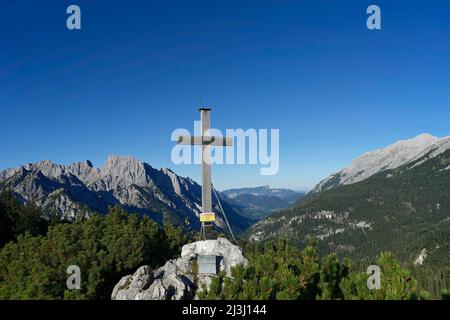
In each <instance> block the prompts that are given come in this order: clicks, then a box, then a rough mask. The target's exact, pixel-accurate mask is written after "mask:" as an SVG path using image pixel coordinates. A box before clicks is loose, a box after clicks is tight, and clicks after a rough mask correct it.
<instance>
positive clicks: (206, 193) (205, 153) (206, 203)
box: [200, 108, 212, 226]
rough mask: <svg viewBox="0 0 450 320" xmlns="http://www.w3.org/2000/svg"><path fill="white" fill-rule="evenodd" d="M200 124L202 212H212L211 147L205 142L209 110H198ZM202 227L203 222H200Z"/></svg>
mask: <svg viewBox="0 0 450 320" xmlns="http://www.w3.org/2000/svg"><path fill="white" fill-rule="evenodd" d="M200 120H201V123H202V130H201V135H202V142H203V143H202V212H203V213H207V212H212V204H211V146H210V144H206V143H205V142H207V141H208V138H209V139H210V137H211V134H210V129H211V109H207V108H200ZM202 224H203V226H204V222H202Z"/></svg>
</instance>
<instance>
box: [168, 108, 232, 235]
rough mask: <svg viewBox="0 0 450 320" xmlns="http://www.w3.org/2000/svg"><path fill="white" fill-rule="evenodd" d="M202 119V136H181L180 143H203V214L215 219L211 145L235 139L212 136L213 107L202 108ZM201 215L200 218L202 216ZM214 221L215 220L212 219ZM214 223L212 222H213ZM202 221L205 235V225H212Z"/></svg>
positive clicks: (225, 143) (223, 143)
mask: <svg viewBox="0 0 450 320" xmlns="http://www.w3.org/2000/svg"><path fill="white" fill-rule="evenodd" d="M199 111H200V120H201V136H179V137H178V142H177V143H178V144H184V145H201V146H202V163H201V164H202V213H201V217H202V215H205V216H206V215H210V216H212V217H213V219H214V215H213V213H212V201H211V146H221V147H225V146H232V145H233V139H232V138H229V137H215V136H211V134H210V129H211V109H208V108H200V109H199ZM201 217H200V220H202V218H201ZM211 222H213V221H211ZM211 225H212V224H211ZM211 225H210V224H205V221H202V230H201V232H202V235H203V238H204V239H205V238H206V235H205V226H211Z"/></svg>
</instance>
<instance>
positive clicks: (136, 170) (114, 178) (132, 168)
mask: <svg viewBox="0 0 450 320" xmlns="http://www.w3.org/2000/svg"><path fill="white" fill-rule="evenodd" d="M148 169H153V168H152V167H150V166H149V165H147V164H145V163H144V162H142V161H139V160H137V159H136V158H134V157H132V156H117V155H110V156H108V159H107V160H106V162H105V164H104V165H103V167H102V168H101V170H100V174H101V176H102V177H103V178H105V177H106V178H109V180H111V182H119V181H120V182H123V183H125V184H126V185H132V184H135V185H138V186H146V185H148V184H149V180H151V179H150V177H149V176H148V174H149V172H148V171H149V170H148Z"/></svg>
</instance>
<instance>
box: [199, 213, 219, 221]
mask: <svg viewBox="0 0 450 320" xmlns="http://www.w3.org/2000/svg"><path fill="white" fill-rule="evenodd" d="M215 220H216V214H215V213H214V212H205V213H200V222H214V221H215Z"/></svg>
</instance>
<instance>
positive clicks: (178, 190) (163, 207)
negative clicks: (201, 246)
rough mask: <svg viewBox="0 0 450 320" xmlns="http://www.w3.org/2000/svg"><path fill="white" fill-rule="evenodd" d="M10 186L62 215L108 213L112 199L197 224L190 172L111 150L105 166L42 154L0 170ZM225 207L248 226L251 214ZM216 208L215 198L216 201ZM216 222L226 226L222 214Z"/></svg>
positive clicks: (161, 217)
mask: <svg viewBox="0 0 450 320" xmlns="http://www.w3.org/2000/svg"><path fill="white" fill-rule="evenodd" d="M7 189H8V190H12V191H13V192H14V194H15V195H16V197H17V198H18V200H19V201H21V202H27V201H31V200H33V201H35V202H36V204H37V205H38V206H40V207H42V208H44V209H45V211H46V212H47V213H49V212H51V211H54V212H56V213H57V215H58V216H60V217H61V218H62V219H64V220H77V219H79V218H84V217H89V216H90V215H91V214H93V213H94V212H99V213H106V212H107V209H108V206H110V205H117V204H120V205H122V206H123V207H124V208H125V209H126V210H127V211H129V212H134V213H138V214H145V215H148V216H150V217H151V218H152V219H154V220H156V221H157V222H159V223H165V222H170V223H174V224H177V225H181V226H182V227H183V228H184V229H187V230H193V229H198V228H199V226H200V225H199V221H198V215H199V213H200V211H201V205H200V203H201V187H200V186H199V185H198V184H197V183H196V182H194V181H193V180H192V179H191V178H184V177H180V176H178V175H176V174H175V173H174V172H173V171H172V170H170V169H168V168H162V169H159V170H158V169H155V168H153V167H152V166H151V165H149V164H148V163H145V162H143V161H139V160H137V159H135V158H134V157H131V156H117V155H110V156H108V158H107V159H106V161H105V163H104V164H103V166H102V167H101V168H95V167H94V166H93V165H92V163H91V162H90V161H89V160H86V161H82V162H76V163H72V164H69V165H61V164H55V163H53V162H51V161H50V160H42V161H39V162H36V163H34V164H30V163H29V164H26V165H22V166H20V167H18V168H12V169H6V170H3V171H2V172H0V191H2V190H7ZM223 200H225V203H223V205H224V209H225V211H226V213H227V215H228V218H229V220H230V223H231V224H232V225H233V227H234V228H236V229H237V230H244V229H246V228H247V227H248V226H249V225H250V223H251V222H252V220H251V219H248V218H246V217H244V216H241V215H240V214H239V212H238V210H237V209H236V208H233V207H232V206H231V205H230V204H229V203H226V197H223ZM213 202H214V205H215V206H216V208H215V209H216V211H217V212H220V211H219V210H218V208H217V201H215V200H214V201H213ZM217 225H218V227H220V228H223V227H224V226H225V222H224V220H223V218H222V217H221V215H218V220H217Z"/></svg>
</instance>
